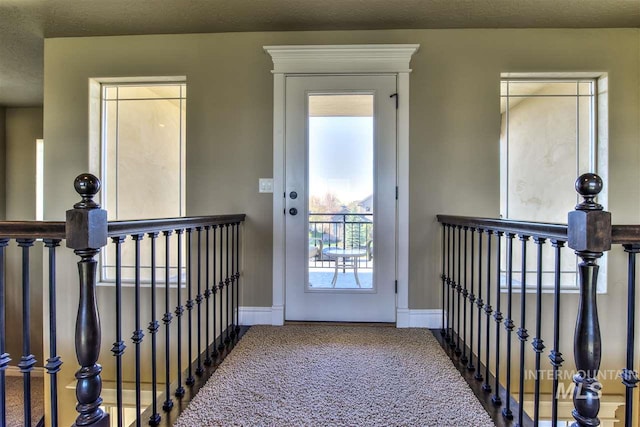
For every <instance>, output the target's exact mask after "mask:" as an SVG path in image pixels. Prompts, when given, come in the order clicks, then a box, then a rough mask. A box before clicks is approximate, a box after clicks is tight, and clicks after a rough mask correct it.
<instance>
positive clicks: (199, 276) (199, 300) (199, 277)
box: [196, 227, 204, 376]
mask: <svg viewBox="0 0 640 427" xmlns="http://www.w3.org/2000/svg"><path fill="white" fill-rule="evenodd" d="M196 231H197V232H198V255H197V259H196V261H197V262H196V265H197V268H198V273H197V275H196V283H197V286H198V294H197V295H196V305H197V308H198V319H197V324H198V327H197V332H198V339H197V342H198V366H197V367H196V375H197V376H201V375H202V374H203V372H204V368H203V367H202V307H201V306H202V227H196Z"/></svg>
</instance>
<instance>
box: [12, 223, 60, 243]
mask: <svg viewBox="0 0 640 427" xmlns="http://www.w3.org/2000/svg"><path fill="white" fill-rule="evenodd" d="M0 236H1V237H3V238H7V239H29V238H32V239H64V238H65V223H64V221H2V222H0Z"/></svg>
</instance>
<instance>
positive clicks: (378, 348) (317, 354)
mask: <svg viewBox="0 0 640 427" xmlns="http://www.w3.org/2000/svg"><path fill="white" fill-rule="evenodd" d="M174 425H175V426H178V427H193V426H229V425H241V426H399V425H402V426H493V425H494V424H493V422H492V421H491V419H490V418H489V415H488V414H487V413H486V412H485V411H484V409H483V408H482V406H481V404H480V403H479V402H478V400H477V399H476V397H475V396H474V395H473V392H472V391H471V390H470V389H469V388H468V386H467V384H466V383H465V381H464V380H463V379H462V377H461V376H460V374H459V373H458V372H457V371H456V370H455V369H454V367H453V366H452V364H451V361H450V360H449V358H448V357H447V356H446V355H445V354H444V352H443V351H442V349H441V348H440V346H439V344H438V343H437V341H436V340H435V338H434V337H433V336H432V335H431V332H429V331H428V330H424V329H396V328H391V327H375V326H370V327H369V326H325V325H318V326H315V325H288V326H284V327H271V326H254V327H252V328H251V329H250V330H249V332H247V334H246V335H245V336H244V337H243V338H242V340H241V341H240V343H239V344H238V345H237V347H236V348H234V350H233V351H232V352H231V354H230V356H229V357H228V358H227V359H225V361H224V362H223V363H222V364H221V366H220V367H219V368H218V370H217V371H216V372H215V373H214V375H213V376H212V377H211V378H210V379H209V381H208V382H207V384H206V385H205V386H204V387H203V389H202V390H201V391H200V393H199V394H198V395H197V396H196V398H195V399H194V400H193V401H192V402H191V403H190V404H189V406H188V407H187V409H186V410H185V411H184V412H183V413H182V415H181V416H180V417H179V419H178V421H177V422H176V424H174Z"/></svg>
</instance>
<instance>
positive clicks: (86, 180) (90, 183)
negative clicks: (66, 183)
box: [73, 173, 101, 209]
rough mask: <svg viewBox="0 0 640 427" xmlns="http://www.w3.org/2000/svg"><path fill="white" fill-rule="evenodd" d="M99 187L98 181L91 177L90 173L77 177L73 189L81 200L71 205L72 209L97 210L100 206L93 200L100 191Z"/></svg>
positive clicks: (93, 176)
mask: <svg viewBox="0 0 640 427" xmlns="http://www.w3.org/2000/svg"><path fill="white" fill-rule="evenodd" d="M100 186H101V184H100V180H99V179H98V178H97V177H96V176H95V175H91V174H90V173H83V174H80V175H78V176H77V177H76V179H75V180H74V181H73V188H75V189H76V192H77V193H78V194H79V195H80V196H82V200H81V201H80V202H78V203H76V204H75V205H73V207H74V208H76V209H96V208H99V207H100V205H99V204H97V203H96V202H95V201H94V200H93V198H94V196H95V195H96V194H98V191H100Z"/></svg>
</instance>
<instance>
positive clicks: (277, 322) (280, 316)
mask: <svg viewBox="0 0 640 427" xmlns="http://www.w3.org/2000/svg"><path fill="white" fill-rule="evenodd" d="M271 324H272V325H273V326H282V325H284V306H283V305H274V306H272V307H271Z"/></svg>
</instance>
